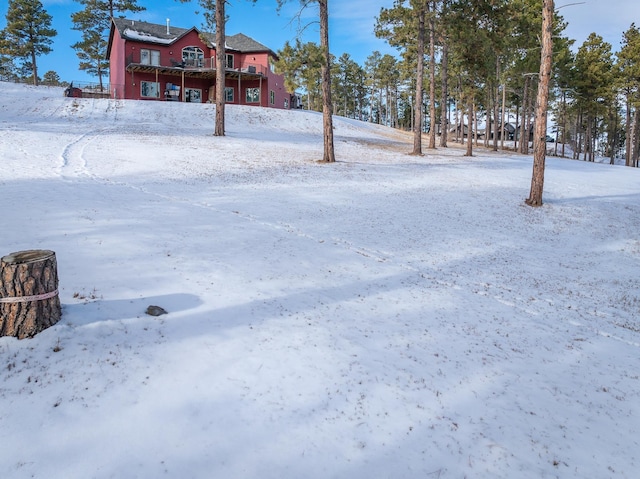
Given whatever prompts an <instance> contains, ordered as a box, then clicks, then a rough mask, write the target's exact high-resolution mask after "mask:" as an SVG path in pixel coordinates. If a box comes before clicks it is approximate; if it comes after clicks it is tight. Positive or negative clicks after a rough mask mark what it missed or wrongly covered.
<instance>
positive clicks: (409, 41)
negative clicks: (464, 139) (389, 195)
mask: <svg viewBox="0 0 640 479" xmlns="http://www.w3.org/2000/svg"><path fill="white" fill-rule="evenodd" d="M431 3H432V0H397V1H396V2H395V4H394V7H393V8H388V9H387V8H383V9H381V10H380V16H379V17H378V19H377V22H376V27H375V33H376V36H378V37H380V38H385V39H386V40H387V41H388V42H389V44H390V45H391V46H394V47H396V48H399V49H401V50H404V52H405V54H406V55H410V56H412V57H414V58H415V66H416V70H415V94H414V112H413V113H414V123H413V150H412V152H411V154H412V155H422V130H423V123H424V120H423V104H424V86H423V85H424V55H425V49H426V36H427V27H428V25H429V22H430V20H431V17H430V16H429V15H430V10H431V9H430V6H431ZM432 28H433V27H432ZM430 38H432V40H433V37H432V36H430ZM416 40H417V41H416ZM432 60H433V58H432ZM432 65H433V63H432ZM432 73H433V72H432ZM432 78H433V76H432ZM430 91H431V92H432V94H433V96H435V90H434V89H430ZM431 100H432V105H434V104H435V103H434V98H431ZM431 113H432V117H431V118H430V123H431V125H432V126H433V125H435V118H434V116H435V115H434V114H433V110H432V112H431ZM433 147H435V143H434V145H433Z"/></svg>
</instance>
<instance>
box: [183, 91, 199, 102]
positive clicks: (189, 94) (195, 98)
mask: <svg viewBox="0 0 640 479" xmlns="http://www.w3.org/2000/svg"><path fill="white" fill-rule="evenodd" d="M184 97H185V101H187V102H189V103H202V90H198V89H196V88H185V89H184Z"/></svg>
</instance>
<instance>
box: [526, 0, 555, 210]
mask: <svg viewBox="0 0 640 479" xmlns="http://www.w3.org/2000/svg"><path fill="white" fill-rule="evenodd" d="M553 13H554V5H553V0H543V4H542V53H541V60H540V81H539V82H538V97H537V99H536V124H535V131H534V135H533V174H532V176H531V192H530V193H529V198H527V200H526V201H525V202H526V204H528V205H529V206H542V190H543V186H544V166H545V165H544V164H545V155H546V152H547V105H548V103H549V81H550V79H551V66H552V61H551V60H552V56H553V39H552V33H553Z"/></svg>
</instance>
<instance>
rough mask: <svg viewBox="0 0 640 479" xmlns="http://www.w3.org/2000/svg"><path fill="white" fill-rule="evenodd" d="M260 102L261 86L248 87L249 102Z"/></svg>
mask: <svg viewBox="0 0 640 479" xmlns="http://www.w3.org/2000/svg"><path fill="white" fill-rule="evenodd" d="M259 102H260V88H247V103H259Z"/></svg>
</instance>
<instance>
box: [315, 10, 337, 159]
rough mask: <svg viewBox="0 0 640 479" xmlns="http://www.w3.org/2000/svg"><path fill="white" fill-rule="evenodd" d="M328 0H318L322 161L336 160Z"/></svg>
mask: <svg viewBox="0 0 640 479" xmlns="http://www.w3.org/2000/svg"><path fill="white" fill-rule="evenodd" d="M328 3H329V2H328V0H318V4H319V5H320V46H321V47H322V56H323V61H322V130H323V134H324V154H323V156H322V161H323V162H324V163H334V162H335V161H336V156H335V151H334V148H333V117H332V115H331V113H332V108H331V55H330V53H329V8H328V5H327V4H328Z"/></svg>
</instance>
